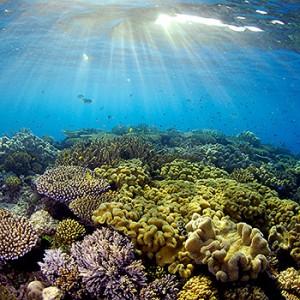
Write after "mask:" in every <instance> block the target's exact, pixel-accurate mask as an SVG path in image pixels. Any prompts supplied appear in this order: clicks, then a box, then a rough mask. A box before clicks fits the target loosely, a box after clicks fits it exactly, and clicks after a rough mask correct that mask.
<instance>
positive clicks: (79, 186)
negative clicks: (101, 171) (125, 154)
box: [35, 166, 109, 204]
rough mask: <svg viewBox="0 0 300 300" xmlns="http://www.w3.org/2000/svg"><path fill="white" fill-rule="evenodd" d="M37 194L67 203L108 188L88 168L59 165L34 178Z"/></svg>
mask: <svg viewBox="0 0 300 300" xmlns="http://www.w3.org/2000/svg"><path fill="white" fill-rule="evenodd" d="M35 186H36V189H37V191H38V193H39V194H42V195H45V196H47V197H50V198H53V199H54V200H56V201H59V202H62V203H66V204H69V203H70V202H72V201H73V200H75V199H77V198H80V197H82V196H86V195H98V194H100V193H102V192H104V191H106V190H107V189H108V188H109V184H108V182H107V181H105V180H104V179H100V178H98V177H97V175H96V174H95V173H94V172H93V171H92V170H90V169H87V168H83V167H78V166H60V167H56V168H52V169H49V170H47V171H46V172H45V173H44V174H43V175H41V176H39V177H38V178H37V179H36V180H35Z"/></svg>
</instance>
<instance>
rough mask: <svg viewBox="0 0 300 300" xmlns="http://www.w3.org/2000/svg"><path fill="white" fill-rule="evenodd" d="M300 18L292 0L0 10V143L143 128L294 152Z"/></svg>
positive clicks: (87, 0)
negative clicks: (11, 136)
mask: <svg viewBox="0 0 300 300" xmlns="http://www.w3.org/2000/svg"><path fill="white" fill-rule="evenodd" d="M299 14H300V5H299V3H297V2H296V1H291V0H287V1H253V0H246V1H139V0H137V1H103V0H77V1H71V0H69V1H67V0H60V1H58V0H56V1H55V0H48V1H37V0H31V1H29V0H27V1H16V0H12V1H10V0H6V1H1V3H0V38H1V43H0V91H1V98H0V119H1V123H0V134H1V133H2V134H5V133H11V132H13V131H17V130H19V129H20V128H24V127H26V128H30V129H31V130H32V131H33V132H34V133H35V134H37V135H40V136H42V135H52V136H53V137H54V138H56V139H61V138H63V136H64V135H63V133H62V132H61V130H63V129H71V130H73V129H78V128H101V129H105V130H109V129H111V128H112V127H115V126H128V127H130V126H131V125H137V124H139V123H146V124H149V125H155V126H157V127H159V128H162V129H167V128H177V129H179V130H182V131H189V130H192V129H202V128H212V129H218V130H221V131H223V132H224V133H226V134H238V133H240V132H242V131H244V130H249V131H251V132H253V133H254V134H255V135H257V136H258V137H260V138H261V140H262V142H264V143H272V144H274V145H279V146H284V147H287V148H288V149H290V150H291V151H293V152H294V153H299V152H300V110H299V107H300V97H299V94H300V76H299V75H300V74H299V73H300V55H299V52H300V51H299V50H300V33H299V19H300V18H299ZM84 99H88V100H84ZM2 134H1V135H2Z"/></svg>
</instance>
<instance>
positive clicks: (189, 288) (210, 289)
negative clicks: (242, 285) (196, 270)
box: [178, 275, 219, 300]
mask: <svg viewBox="0 0 300 300" xmlns="http://www.w3.org/2000/svg"><path fill="white" fill-rule="evenodd" d="M187 299H188V300H218V299H219V297H218V291H217V289H216V288H215V287H214V285H213V282H212V281H211V279H210V278H209V277H208V276H205V275H199V276H194V277H192V278H190V279H189V280H188V281H187V282H186V283H185V285H184V286H183V288H182V290H181V291H180V292H179V293H178V300H187Z"/></svg>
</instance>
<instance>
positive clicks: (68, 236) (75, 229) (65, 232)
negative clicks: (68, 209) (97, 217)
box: [54, 219, 85, 245]
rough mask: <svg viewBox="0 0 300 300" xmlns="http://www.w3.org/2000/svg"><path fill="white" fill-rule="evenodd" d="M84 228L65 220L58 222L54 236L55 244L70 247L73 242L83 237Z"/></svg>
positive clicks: (70, 220)
mask: <svg viewBox="0 0 300 300" xmlns="http://www.w3.org/2000/svg"><path fill="white" fill-rule="evenodd" d="M84 234H85V228H84V226H83V225H80V224H79V223H78V222H77V221H75V220H72V219H66V220H63V221H61V222H59V224H58V226H57V230H56V233H55V235H54V240H55V243H57V244H63V245H71V244H72V243H73V242H75V241H76V240H78V239H79V238H81V237H82V236H84Z"/></svg>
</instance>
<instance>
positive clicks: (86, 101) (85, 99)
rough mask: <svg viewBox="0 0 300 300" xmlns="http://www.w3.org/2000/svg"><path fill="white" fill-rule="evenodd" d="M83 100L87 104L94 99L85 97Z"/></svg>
mask: <svg viewBox="0 0 300 300" xmlns="http://www.w3.org/2000/svg"><path fill="white" fill-rule="evenodd" d="M82 101H83V103H85V104H91V103H92V102H93V100H92V99H87V98H83V99H82Z"/></svg>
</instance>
